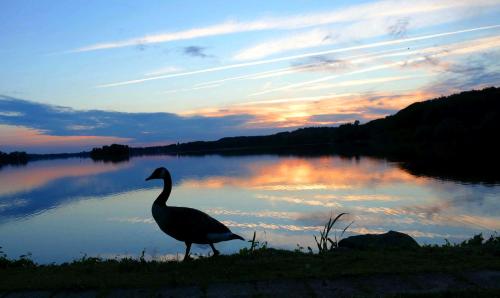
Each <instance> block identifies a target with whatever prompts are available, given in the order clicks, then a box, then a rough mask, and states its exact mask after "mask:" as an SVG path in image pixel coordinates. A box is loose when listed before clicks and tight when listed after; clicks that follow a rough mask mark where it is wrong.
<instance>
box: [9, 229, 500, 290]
mask: <svg viewBox="0 0 500 298" xmlns="http://www.w3.org/2000/svg"><path fill="white" fill-rule="evenodd" d="M482 240H483V239H482V238H480V237H478V236H476V237H475V238H473V239H471V240H469V241H466V242H463V243H462V244H459V245H444V246H426V247H420V248H418V249H414V250H387V249H385V250H364V251H363V250H342V249H336V250H334V251H332V252H327V253H322V254H313V253H307V252H301V251H285V250H276V249H271V248H262V247H261V248H256V249H254V250H250V249H243V250H241V251H240V252H239V253H238V254H234V255H223V256H218V257H209V258H199V259H197V260H193V261H189V262H177V261H168V262H158V261H145V260H144V259H141V258H139V259H121V260H102V259H98V258H82V259H79V260H75V261H73V262H71V263H64V264H60V265H38V264H35V263H34V262H33V261H31V260H29V259H27V258H21V259H17V260H10V259H7V258H6V257H5V256H4V257H2V258H0V291H13V290H35V289H37V290H40V289H45V290H55V289H57V290H61V289H73V290H74V289H110V288H160V287H165V286H174V287H175V286H186V285H196V286H200V287H203V286H207V285H209V284H213V283H217V282H249V281H262V280H266V281H270V280H297V279H301V280H303V279H318V278H319V279H335V278H340V277H343V278H345V277H353V276H354V277H359V276H370V275H376V274H391V275H393V274H398V275H401V274H402V275H405V274H419V273H439V272H441V273H451V274H460V273H461V272H470V271H481V270H500V237H494V238H490V239H488V240H486V241H482Z"/></svg>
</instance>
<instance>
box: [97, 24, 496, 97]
mask: <svg viewBox="0 0 500 298" xmlns="http://www.w3.org/2000/svg"><path fill="white" fill-rule="evenodd" d="M499 27H500V25H491V26H483V27H477V28H470V29H464V30H458V31H451V32H444V33H437V34H430V35H424V36H417V37H409V38H404V39H399V40H390V41H381V42H375V43H371V44H365V45H359V46H351V47H345V48H340V49H333V50H326V51H320V52H313V53H307V54H300V55H293V56H287V57H281V58H274V59H265V60H259V61H252V62H245V63H237V64H230V65H225V66H219V67H212V68H206V69H200V70H194V71H188V72H181V73H174V74H169V75H162V76H156V77H150V78H143V79H136V80H129V81H123V82H117V83H109V84H102V85H97V86H96V88H109V87H117V86H124V85H131V84H138V83H143V82H147V81H154V80H162V79H168V78H175V77H183V76H189V75H195V74H201V73H208V72H215V71H221V70H227V69H234V68H243V67H248V66H256V65H262V64H270V63H276V62H281V61H289V60H295V59H301V58H306V57H313V56H321V55H325V54H333V53H340V52H346V51H352V50H360V49H369V48H375V47H381V46H387V45H395V44H401V43H406V42H411V41H418V40H426V39H433V38H438V37H444V36H451V35H457V34H462V33H469V32H474V31H481V30H489V29H495V28H499Z"/></svg>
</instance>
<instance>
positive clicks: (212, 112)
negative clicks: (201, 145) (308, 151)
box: [184, 91, 437, 128]
mask: <svg viewBox="0 0 500 298" xmlns="http://www.w3.org/2000/svg"><path fill="white" fill-rule="evenodd" d="M436 96H437V94H433V93H430V92H424V91H410V92H403V93H396V94H394V93H387V92H374V93H358V94H356V93H352V94H333V95H330V96H316V97H313V96H311V97H299V98H293V97H291V98H283V99H273V100H269V101H258V102H254V103H246V104H239V105H233V106H230V107H227V108H223V109H222V108H207V109H200V110H193V111H188V112H186V113H184V115H202V116H207V117H221V116H229V115H241V114H248V115H253V116H254V119H253V120H252V121H250V122H247V123H246V124H245V126H246V127H248V128H264V127H283V128H286V127H297V126H314V125H338V124H341V123H346V122H352V121H354V120H372V119H376V118H380V117H382V116H385V115H384V114H381V113H375V112H372V111H373V110H374V109H385V110H400V109H402V108H404V107H406V106H408V105H410V104H412V103H414V102H417V101H422V100H425V99H430V98H433V97H436ZM319 115H337V116H340V117H339V120H332V121H319V120H316V119H315V118H314V117H315V116H319Z"/></svg>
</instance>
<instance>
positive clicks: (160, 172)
mask: <svg viewBox="0 0 500 298" xmlns="http://www.w3.org/2000/svg"><path fill="white" fill-rule="evenodd" d="M165 178H170V173H169V172H168V170H167V169H165V168H164V167H160V168H158V169H156V170H154V171H153V173H152V174H151V175H150V176H149V177H148V178H146V181H148V180H151V179H165Z"/></svg>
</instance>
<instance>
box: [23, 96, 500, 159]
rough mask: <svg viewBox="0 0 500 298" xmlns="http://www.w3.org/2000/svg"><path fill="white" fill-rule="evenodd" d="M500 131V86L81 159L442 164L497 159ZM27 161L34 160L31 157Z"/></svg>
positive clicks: (120, 148)
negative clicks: (352, 158)
mask: <svg viewBox="0 0 500 298" xmlns="http://www.w3.org/2000/svg"><path fill="white" fill-rule="evenodd" d="M499 128H500V88H495V87H491V88H486V89H483V90H480V91H474V90H473V91H467V92H462V93H459V94H454V95H451V96H447V97H441V98H437V99H432V100H427V101H423V102H418V103H414V104H411V105H410V106H408V107H406V108H404V109H403V110H401V111H399V112H398V113H396V114H395V115H392V116H387V117H385V118H383V119H377V120H373V121H370V122H368V123H366V124H359V122H358V121H355V122H354V123H347V124H343V125H340V126H339V127H309V128H301V129H297V130H294V131H291V132H280V133H276V134H273V135H267V136H248V137H245V136H243V137H228V138H222V139H220V140H217V141H197V142H188V143H177V144H172V145H167V146H154V147H144V148H131V147H128V146H126V145H118V144H113V145H111V146H104V147H102V148H94V149H92V151H91V152H90V153H88V152H82V153H78V154H76V155H77V156H82V157H85V156H90V157H92V159H94V160H110V161H121V160H126V159H128V158H129V156H136V155H153V154H205V153H210V152H214V153H215V152H216V153H224V154H232V153H234V152H242V153H243V152H245V153H256V152H258V153H273V152H301V153H302V154H304V153H305V154H307V153H310V154H314V153H315V152H320V153H340V154H347V155H352V154H367V155H379V156H386V157H393V156H396V157H402V158H426V159H439V160H456V159H457V158H463V159H468V160H472V159H474V158H475V157H477V156H481V157H487V158H495V159H498V157H497V155H498V152H500V147H499V143H500V142H498V133H499V131H500V130H499ZM16 154H21V153H16ZM28 158H29V159H31V155H29V156H28ZM38 158H41V157H40V156H38Z"/></svg>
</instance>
